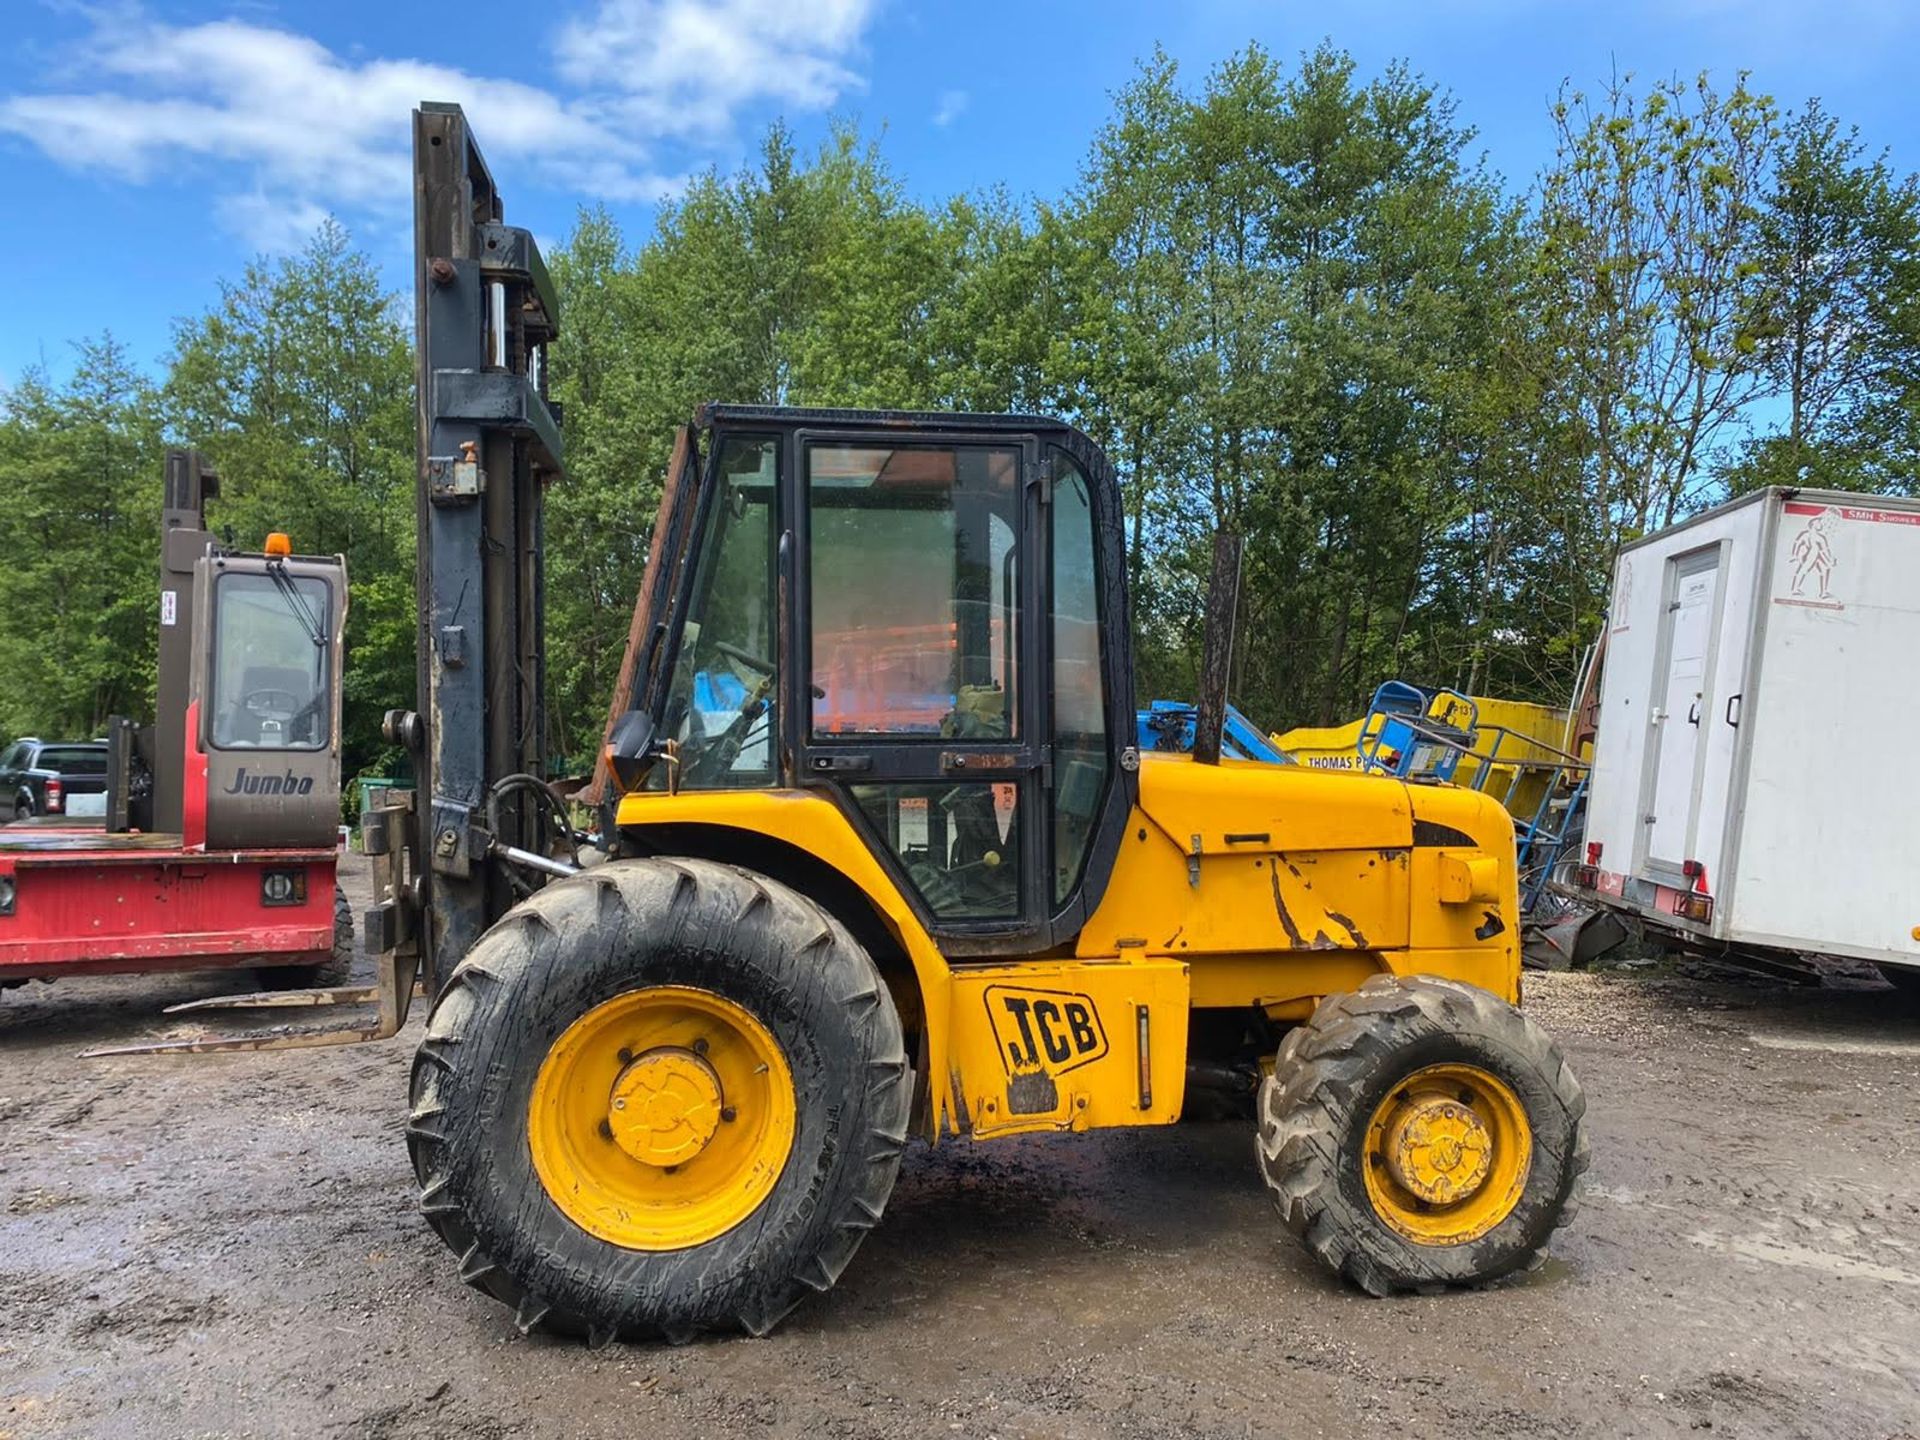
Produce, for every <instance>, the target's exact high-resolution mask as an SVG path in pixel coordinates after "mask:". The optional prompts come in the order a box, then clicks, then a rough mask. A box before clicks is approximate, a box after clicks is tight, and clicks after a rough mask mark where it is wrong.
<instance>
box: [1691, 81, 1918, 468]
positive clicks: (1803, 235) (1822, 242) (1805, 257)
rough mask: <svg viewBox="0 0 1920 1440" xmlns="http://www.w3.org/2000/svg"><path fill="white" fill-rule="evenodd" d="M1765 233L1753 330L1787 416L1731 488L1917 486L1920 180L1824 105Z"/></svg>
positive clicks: (1788, 134) (1801, 137) (1791, 136)
mask: <svg viewBox="0 0 1920 1440" xmlns="http://www.w3.org/2000/svg"><path fill="white" fill-rule="evenodd" d="M1756 230H1757V233H1756V237H1755V245H1754V256H1753V258H1754V263H1755V265H1756V266H1757V267H1758V269H1759V273H1760V275H1761V276H1762V277H1763V282H1764V283H1763V287H1762V289H1761V290H1760V292H1759V294H1758V295H1757V296H1756V298H1755V302H1754V317H1753V320H1752V322H1751V328H1752V330H1753V332H1754V334H1755V335H1756V336H1757V337H1758V342H1759V361H1760V364H1761V366H1762V368H1763V372H1764V374H1765V375H1766V377H1767V379H1768V381H1769V382H1770V385H1771V388H1772V389H1773V391H1774V392H1775V394H1776V395H1777V396H1778V397H1779V399H1780V401H1781V402H1782V403H1783V404H1784V407H1785V421H1784V423H1783V424H1782V426H1781V427H1780V429H1779V430H1778V432H1777V433H1774V434H1769V435H1766V436H1764V437H1762V438H1760V439H1758V440H1757V441H1755V442H1754V443H1752V444H1751V445H1749V446H1748V447H1747V449H1746V451H1745V453H1744V454H1743V455H1742V456H1741V457H1740V459H1739V461H1738V462H1737V463H1736V464H1734V465H1733V466H1731V467H1730V468H1729V472H1728V480H1729V483H1730V484H1731V485H1732V487H1733V488H1734V489H1736V490H1738V489H1746V488H1749V487H1751V486H1756V485H1768V484H1780V485H1825V486H1830V487H1838V488H1841V489H1847V490H1885V489H1905V488H1909V487H1911V486H1912V485H1913V484H1914V483H1915V473H1914V462H1915V460H1916V459H1920V454H1916V450H1915V446H1914V442H1915V440H1916V439H1920V434H1916V432H1915V429H1914V424H1913V416H1914V414H1915V413H1916V407H1915V405H1914V399H1915V395H1916V384H1920V382H1917V381H1916V379H1915V377H1916V376H1920V327H1916V325H1915V317H1916V315H1917V314H1920V185H1917V184H1916V181H1915V179H1914V177H1913V176H1911V175H1909V176H1906V177H1904V178H1901V177H1899V176H1897V175H1896V174H1895V173H1894V171H1893V169H1892V167H1891V166H1890V165H1889V164H1888V163H1887V158H1886V156H1885V155H1884V154H1882V155H1879V156H1875V157H1872V158H1868V156H1867V154H1866V149H1865V146H1864V145H1863V143H1862V142H1861V139H1860V135H1859V132H1858V131H1857V130H1854V129H1842V127H1841V125H1840V122H1839V121H1838V120H1837V119H1835V118H1834V117H1833V116H1831V115H1829V114H1828V113H1827V112H1826V111H1825V110H1824V109H1823V108H1822V107H1821V106H1820V104H1819V102H1818V101H1814V102H1812V103H1810V104H1809V105H1808V106H1807V107H1806V108H1805V109H1804V110H1803V111H1801V112H1800V113H1799V114H1798V115H1795V116H1793V117H1791V118H1790V119H1789V121H1788V123H1787V125H1786V127H1785V130H1784V132H1783V133H1782V135H1781V137H1780V142H1779V146H1778V148H1777V150H1776V152H1775V158H1774V173H1773V181H1772V185H1771V187H1770V189H1769V191H1768V193H1767V195H1766V197H1765V199H1764V201H1763V202H1762V204H1761V206H1760V212H1759V217H1758V222H1757V226H1756Z"/></svg>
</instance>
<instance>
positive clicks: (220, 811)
mask: <svg viewBox="0 0 1920 1440" xmlns="http://www.w3.org/2000/svg"><path fill="white" fill-rule="evenodd" d="M291 549H292V547H291V545H290V544H289V542H288V540H287V537H286V536H284V535H271V536H269V537H268V538H267V549H266V553H264V554H258V555H254V554H235V553H229V552H223V551H220V550H217V549H213V548H209V549H208V551H207V552H206V553H205V554H203V555H202V556H201V557H200V558H199V559H198V560H197V561H196V562H195V565H194V576H193V590H194V605H193V611H194V627H195V633H194V650H193V666H192V681H191V690H190V704H189V707H188V711H187V714H188V734H187V737H186V738H187V745H188V747H189V749H188V766H189V772H190V775H189V781H188V785H189V789H190V790H191V789H192V788H193V778H192V775H191V772H192V771H193V770H194V769H195V768H196V766H195V762H196V761H203V762H204V772H203V773H204V777H205V779H204V784H205V791H204V794H205V816H206V843H207V845H208V846H209V847H210V848H214V849H245V848H265V847H283V846H317V845H331V844H332V843H333V842H334V839H335V836H336V834H337V831H338V827H339V823H340V821H339V815H340V674H341V652H342V645H341V640H342V635H343V630H344V625H345V620H346V608H347V577H346V565H345V562H344V561H343V560H342V559H341V558H340V557H339V556H337V555H336V556H331V557H322V556H306V555H300V556H296V555H294V554H292V553H291Z"/></svg>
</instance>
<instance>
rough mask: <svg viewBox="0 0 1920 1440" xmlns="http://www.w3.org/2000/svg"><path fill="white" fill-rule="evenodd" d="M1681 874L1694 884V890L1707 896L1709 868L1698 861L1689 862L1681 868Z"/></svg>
mask: <svg viewBox="0 0 1920 1440" xmlns="http://www.w3.org/2000/svg"><path fill="white" fill-rule="evenodd" d="M1680 873H1681V874H1682V875H1684V876H1686V877H1687V879H1689V880H1691V881H1692V882H1693V888H1694V889H1696V890H1698V891H1699V892H1700V893H1701V894H1703V895H1704V894H1706V891H1707V867H1706V866H1705V865H1702V864H1701V863H1700V862H1699V861H1698V860H1688V861H1685V862H1684V863H1683V864H1682V865H1681V866H1680Z"/></svg>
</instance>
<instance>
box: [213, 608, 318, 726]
mask: <svg viewBox="0 0 1920 1440" xmlns="http://www.w3.org/2000/svg"><path fill="white" fill-rule="evenodd" d="M330 591H331V587H330V586H328V584H327V582H326V581H324V580H321V579H319V578H318V577H317V576H312V575H285V574H265V575H263V574H258V573H255V574H245V573H228V574H223V575H221V576H220V577H219V579H218V580H217V581H216V582H215V586H214V602H213V622H214V640H213V665H212V693H211V695H210V696H209V704H210V706H211V707H212V711H213V743H214V744H215V745H217V746H219V747H220V748H222V749H226V750H245V749H260V750H318V749H320V748H322V747H323V746H325V745H326V743H327V742H328V741H329V740H330V739H331V738H332V735H331V728H332V721H333V707H332V704H331V703H330V695H329V686H330V685H331V681H332V665H331V663H330V654H329V647H328V645H327V643H326V641H327V635H328V631H329V626H328V623H327V621H328V616H329V613H330V611H329V608H328V607H329V605H330V603H331V600H332V596H331V593H330Z"/></svg>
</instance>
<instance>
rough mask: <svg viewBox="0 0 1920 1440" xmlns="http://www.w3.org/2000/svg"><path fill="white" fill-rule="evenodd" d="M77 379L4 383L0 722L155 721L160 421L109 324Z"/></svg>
mask: <svg viewBox="0 0 1920 1440" xmlns="http://www.w3.org/2000/svg"><path fill="white" fill-rule="evenodd" d="M75 348H76V351H77V361H76V364H75V366H74V370H73V374H72V376H71V377H70V378H69V379H68V380H67V381H66V382H65V383H64V384H58V385H56V384H55V383H54V382H53V381H51V380H50V379H49V378H48V376H47V375H46V374H45V373H44V372H43V371H40V370H33V371H29V372H28V373H27V374H26V375H25V376H23V377H22V378H21V379H20V381H19V383H18V384H16V385H14V386H13V387H12V388H11V389H9V390H7V391H6V392H4V394H0V476H4V477H5V484H6V491H7V512H8V521H7V524H6V525H5V526H4V527H0V731H4V732H5V733H8V734H13V735H18V734H21V733H25V732H35V733H38V734H41V735H43V736H46V737H47V738H49V739H54V738H60V739H75V738H84V737H91V736H95V735H99V734H100V733H102V730H103V727H104V726H105V724H106V721H107V717H108V716H109V715H115V714H120V715H129V716H134V717H136V718H150V716H151V713H152V706H153V672H154V656H155V652H156V649H157V646H158V624H159V620H158V616H159V565H160V489H161V485H160V471H161V440H160V420H159V414H158V409H157V406H156V404H155V397H154V393H153V389H152V386H151V385H150V384H149V383H148V381H147V380H146V378H145V377H144V376H143V375H142V374H141V373H140V372H139V370H138V369H137V368H136V367H135V366H134V364H133V363H132V361H131V359H130V358H129V356H128V355H127V352H126V350H125V348H124V347H123V346H121V345H120V343H119V342H118V341H116V340H115V339H114V338H113V337H112V336H111V335H103V336H101V337H100V338H99V339H97V340H86V341H81V342H80V343H79V344H78V345H77V346H76V347H75Z"/></svg>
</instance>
